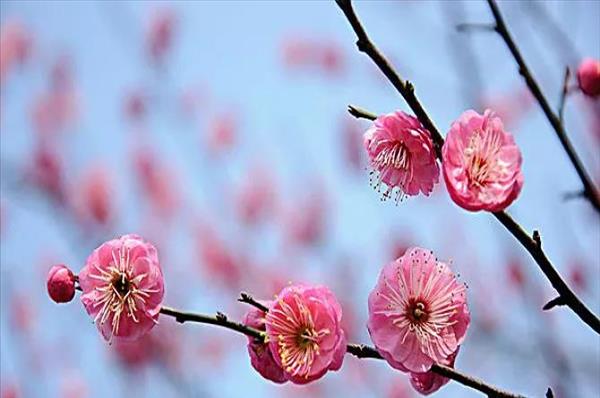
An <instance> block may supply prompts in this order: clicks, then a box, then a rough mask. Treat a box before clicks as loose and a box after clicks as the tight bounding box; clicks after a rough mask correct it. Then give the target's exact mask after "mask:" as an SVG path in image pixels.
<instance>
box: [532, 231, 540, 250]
mask: <svg viewBox="0 0 600 398" xmlns="http://www.w3.org/2000/svg"><path fill="white" fill-rule="evenodd" d="M532 238H533V241H534V242H535V245H536V246H537V248H538V249H541V248H542V237H541V236H540V231H538V230H537V229H534V230H533V236H532Z"/></svg>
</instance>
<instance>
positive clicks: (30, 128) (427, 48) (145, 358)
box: [0, 0, 600, 398]
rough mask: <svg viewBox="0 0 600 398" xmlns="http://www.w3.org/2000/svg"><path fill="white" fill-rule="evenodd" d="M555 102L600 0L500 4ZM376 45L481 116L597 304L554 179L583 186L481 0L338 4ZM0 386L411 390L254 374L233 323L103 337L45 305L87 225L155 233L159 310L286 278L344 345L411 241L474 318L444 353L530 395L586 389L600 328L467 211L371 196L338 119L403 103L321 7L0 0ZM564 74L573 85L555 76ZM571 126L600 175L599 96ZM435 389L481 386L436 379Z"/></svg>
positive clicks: (95, 235)
mask: <svg viewBox="0 0 600 398" xmlns="http://www.w3.org/2000/svg"><path fill="white" fill-rule="evenodd" d="M500 7H501V9H502V11H503V12H504V14H505V18H506V20H507V23H508V25H509V27H510V28H511V29H512V31H513V34H514V36H515V38H516V40H517V41H518V44H519V46H520V47H521V49H522V51H523V53H524V55H525V58H526V60H527V62H528V64H529V65H530V66H531V68H532V69H533V71H534V73H535V75H536V77H537V78H538V80H539V82H540V83H541V85H542V87H543V89H544V91H545V93H546V95H547V96H548V97H549V99H550V100H551V102H552V104H556V105H557V104H558V99H559V94H560V91H561V87H562V80H563V75H564V70H565V67H566V66H570V67H571V68H576V66H577V64H578V62H579V61H580V60H581V58H582V57H585V56H591V57H595V58H599V57H600V24H599V23H598V21H600V2H598V1H594V0H589V1H548V2H541V1H535V2H518V1H511V2H508V1H507V2H501V3H500ZM356 10H357V13H358V15H359V17H360V18H361V20H362V21H363V23H364V25H365V27H366V29H367V31H368V32H369V34H370V35H371V36H372V39H373V40H374V42H375V43H376V44H377V45H378V46H379V47H380V49H381V50H382V51H383V52H384V53H385V54H386V55H387V56H388V57H389V59H390V60H391V61H392V62H393V63H394V65H395V66H396V68H397V70H398V71H399V72H400V74H401V75H402V76H403V77H405V78H407V79H409V80H410V81H412V82H413V83H414V84H415V86H416V90H417V93H418V96H419V98H420V99H421V100H422V102H423V104H424V105H425V107H426V108H427V110H428V111H429V113H430V115H431V117H432V119H433V120H434V121H435V122H436V124H437V126H438V127H439V128H440V130H442V131H444V132H445V131H447V129H448V127H449V125H450V123H451V122H452V121H453V120H454V119H456V118H457V117H458V116H459V115H460V114H461V113H462V112H463V111H464V110H466V109H475V110H477V111H479V112H482V111H483V110H484V109H485V108H491V109H494V110H495V111H496V112H498V113H499V114H500V115H501V117H502V118H503V120H504V122H505V124H506V125H507V127H508V129H509V130H510V131H512V132H513V134H514V135H515V139H516V141H517V142H518V144H519V146H520V148H521V150H522V153H523V156H524V165H523V171H524V175H525V185H524V189H523V191H522V194H521V196H520V198H519V199H518V200H517V201H516V202H515V203H514V204H513V205H512V206H511V207H510V209H509V211H510V213H511V214H513V215H514V217H515V218H516V219H517V220H518V221H519V222H520V223H521V224H522V225H523V226H524V227H525V228H526V229H527V230H529V231H531V230H532V229H534V228H537V229H539V230H540V231H541V234H542V239H543V244H544V249H545V250H546V252H547V254H548V255H549V257H550V258H551V259H552V261H553V262H554V264H555V265H556V266H557V268H558V269H559V270H560V272H561V273H562V275H563V276H564V277H565V279H566V280H568V282H569V283H570V285H571V286H572V287H573V288H574V289H575V290H576V291H577V293H578V294H579V295H580V296H581V298H582V299H583V300H584V301H585V302H586V303H587V304H588V305H589V306H590V307H591V308H592V310H593V311H595V313H596V314H598V313H599V312H600V243H599V242H600V224H599V218H598V216H597V215H596V214H595V213H594V212H593V210H592V208H591V207H590V206H589V205H588V204H587V203H586V202H585V201H583V200H581V199H572V200H565V195H569V194H571V193H573V192H577V191H578V190H580V189H581V185H580V181H579V180H578V178H577V176H576V174H575V173H574V170H573V168H572V166H571V164H570V163H569V162H568V159H567V156H566V154H565V153H564V152H563V150H562V147H561V146H560V144H559V142H558V140H557V138H556V136H555V134H554V132H553V131H552V130H551V128H550V125H549V123H548V122H547V120H546V119H545V117H544V116H543V114H542V112H541V110H540V109H539V106H538V105H537V103H536V102H534V100H533V99H532V98H531V97H530V95H529V94H528V91H527V88H526V86H525V85H524V83H523V82H522V79H521V77H520V76H519V74H518V72H517V69H516V67H515V64H514V61H513V59H512V58H511V56H510V54H509V52H508V50H507V48H506V47H505V44H504V42H503V41H502V40H501V39H500V37H499V36H498V35H496V34H494V33H493V32H485V31H483V32H482V31H477V32H470V33H457V32H456V29H455V26H456V25H457V24H459V23H462V22H478V23H479V22H484V23H486V22H491V21H492V17H491V15H490V12H489V9H488V7H487V4H486V3H485V2H483V1H462V2H461V1H452V2H451V1H443V2H435V1H398V2H392V1H379V2H376V1H372V2H357V4H356ZM0 11H1V18H0V95H1V106H0V112H1V113H0V126H1V134H0V139H1V150H0V154H1V192H0V206H1V207H0V216H1V218H0V243H1V269H0V271H1V285H0V286H1V295H0V298H1V311H0V320H1V326H0V332H1V333H0V351H1V362H0V365H1V366H0V375H1V394H2V395H1V396H2V398H9V397H11V398H14V397H64V398H84V397H105V396H116V397H125V396H140V397H165V396H181V397H242V396H245V397H335V396H349V397H350V396H352V397H354V396H355V397H394V398H400V397H402V398H404V397H412V396H416V393H415V392H413V390H412V388H411V387H410V385H409V382H408V377H407V376H406V375H405V374H403V373H400V372H397V371H394V370H393V369H392V368H390V367H389V366H387V365H386V363H385V362H383V361H374V360H358V359H355V358H354V357H351V356H347V357H346V359H345V362H344V365H343V367H342V369H341V371H339V372H330V373H328V374H327V375H326V377H324V378H322V379H321V380H319V381H318V382H315V383H312V384H310V385H308V386H305V387H297V386H293V385H291V384H286V385H283V386H280V385H275V384H273V383H271V382H269V381H267V380H265V379H263V378H262V377H261V376H260V375H259V374H258V373H256V372H255V371H254V370H253V369H252V368H251V366H250V361H249V358H248V356H247V352H246V339H245V337H244V336H241V335H237V334H234V333H232V332H230V331H226V330H220V329H219V328H215V327H212V326H208V325H198V324H185V325H179V324H175V322H174V321H173V319H171V318H165V317H162V318H161V322H160V324H159V326H157V327H156V328H154V329H153V331H152V332H151V333H150V334H149V335H148V336H147V337H145V338H144V339H143V340H142V341H140V342H139V343H137V344H128V345H124V344H117V343H115V344H113V345H112V346H109V345H108V344H106V343H105V342H104V341H103V340H102V338H101V336H100V334H99V333H98V331H97V330H96V328H95V327H94V325H93V324H92V322H91V319H90V318H89V317H88V315H87V314H86V313H85V310H84V308H83V306H82V305H81V304H80V301H79V300H78V298H76V299H75V300H74V301H73V302H71V303H69V304H64V305H56V304H54V303H53V302H51V301H50V299H49V297H48V296H47V293H46V288H45V277H46V273H47V271H48V269H49V268H50V266H51V265H53V264H55V263H66V264H68V265H69V266H70V267H72V268H73V269H74V270H75V271H78V270H79V269H80V268H81V267H82V266H83V264H84V263H85V259H86V257H87V256H88V255H89V253H90V252H91V251H92V250H93V249H94V248H95V247H97V246H98V245H99V244H100V243H102V242H103V241H106V240H109V239H112V238H113V237H116V236H119V235H121V234H125V233H137V234H140V235H143V236H144V237H145V238H146V239H148V240H150V241H151V242H153V243H154V244H155V245H156V246H157V248H158V250H159V255H160V260H161V264H162V267H163V270H164V275H165V287H166V297H165V304H167V305H169V306H173V307H177V308H181V309H185V310H190V311H197V312H206V313H214V312H215V311H217V310H220V311H223V312H225V313H227V314H228V315H229V316H230V317H232V318H237V319H239V318H241V317H242V316H243V314H244V312H245V311H246V310H247V308H246V307H245V306H244V304H240V303H237V302H236V298H237V297H238V295H239V292H240V291H242V290H244V291H248V292H251V293H252V294H253V295H254V296H255V297H256V298H268V297H272V295H273V294H275V293H277V292H278V290H279V289H280V288H281V287H282V286H283V285H285V284H286V283H287V282H289V281H294V282H298V281H307V282H312V283H326V284H328V285H329V286H330V287H331V288H332V290H333V291H334V292H335V293H336V295H337V297H338V298H339V300H340V301H341V302H342V305H343V308H344V316H343V317H344V323H345V325H344V327H345V329H346V332H347V334H348V335H349V338H350V340H351V341H353V342H363V343H369V342H370V341H369V338H368V334H367V331H366V327H365V323H366V319H367V296H368V293H369V291H370V289H372V288H373V286H374V285H375V281H376V277H377V275H378V273H379V271H380V269H381V267H382V266H383V265H384V264H385V263H386V262H388V261H391V260H393V259H394V258H396V257H397V256H399V255H401V254H402V253H403V252H404V250H405V249H406V248H407V247H409V246H411V245H418V246H422V247H425V248H428V249H431V250H433V251H434V252H435V254H436V255H437V256H438V257H439V258H440V259H445V260H448V261H452V267H453V268H454V269H455V270H456V271H457V272H459V273H460V275H461V276H460V278H461V280H462V281H464V282H465V283H467V285H468V287H469V290H468V295H469V296H468V299H469V303H470V308H471V312H472V323H471V327H470V330H469V333H468V336H467V339H466V341H465V343H464V344H463V346H462V348H461V352H460V355H459V356H458V358H457V361H456V368H457V369H460V370H461V371H464V372H466V373H470V374H472V375H475V376H478V377H481V378H483V379H485V380H486V381H488V382H490V383H493V384H496V385H498V386H501V387H503V388H506V389H508V390H513V391H516V392H520V393H523V394H526V395H531V396H542V395H543V394H544V393H545V391H546V389H547V388H548V387H549V386H551V387H552V388H553V390H554V392H555V395H556V396H557V397H598V394H599V391H600V381H599V379H598V378H597V376H598V374H600V340H599V338H598V336H597V335H596V334H595V333H594V332H593V331H592V330H591V329H589V328H588V327H587V326H585V325H584V324H583V323H582V322H581V321H580V320H579V319H578V318H577V317H576V316H575V315H574V314H573V313H572V312H570V311H569V310H567V309H565V308H562V307H560V308H555V309H554V310H552V311H550V312H542V311H541V307H542V305H543V304H544V303H546V302H547V301H548V300H549V299H551V298H553V297H554V296H555V292H554V291H553V290H552V288H551V287H550V285H549V283H548V282H547V280H546V279H544V278H543V276H542V274H541V272H540V271H539V270H538V268H537V265H536V264H535V263H534V262H533V261H532V260H531V259H530V258H529V257H528V255H527V254H526V253H525V251H524V250H523V249H522V248H521V247H520V246H519V245H518V244H517V242H516V241H515V240H514V239H513V238H512V236H511V235H510V234H508V233H507V232H506V231H505V230H503V228H502V227H501V226H500V224H498V223H497V222H495V220H493V219H492V217H491V216H489V215H487V214H483V213H469V212H466V211H464V210H462V209H460V208H458V207H457V206H456V205H454V204H453V203H452V201H451V200H450V198H449V196H448V195H447V193H446V190H445V187H444V185H443V182H440V184H438V185H437V186H436V189H435V191H434V193H433V194H432V196H431V197H429V198H426V197H423V196H419V197H413V198H409V199H407V200H405V201H403V202H402V203H400V204H399V205H397V206H396V205H395V204H394V203H393V202H385V203H382V202H381V201H380V200H379V199H380V195H379V194H378V193H377V192H375V191H374V190H373V189H372V188H371V187H370V186H369V181H368V170H367V169H366V166H367V165H366V161H365V154H364V153H363V149H362V138H361V136H362V133H363V132H364V130H365V129H366V128H367V127H368V126H369V123H368V122H365V121H358V120H355V119H353V118H352V117H351V116H349V115H348V114H347V112H346V107H347V105H348V104H355V105H358V106H362V107H364V108H366V109H369V110H371V111H373V112H377V113H384V112H390V111H393V110H396V109H402V110H405V111H408V108H407V106H406V105H405V103H404V102H403V100H402V99H401V98H400V96H399V95H398V94H397V93H396V92H395V90H394V89H393V87H392V86H391V85H390V84H389V83H388V82H387V81H386V80H385V79H384V78H383V77H382V75H381V74H380V73H379V71H378V70H377V69H376V67H375V66H374V65H373V64H372V62H371V61H370V60H369V59H368V58H367V57H366V56H364V55H363V54H360V53H358V51H357V50H356V49H355V47H354V42H355V37H354V34H353V32H352V31H351V29H350V27H349V25H348V23H347V21H346V20H345V18H344V17H343V15H342V13H341V11H340V10H339V9H338V8H337V6H336V5H335V3H334V2H333V1H319V2H316V1H314V2H309V1H296V2H293V1H285V2H283V1H282V2H270V1H262V2H261V1H251V2H250V1H249V2H241V1H237V2H233V1H231V2H229V1H227V2H217V1H214V2H208V1H207V2H200V1H198V2H177V3H160V2H156V1H152V2H142V1H135V2H116V1H114V2H113V1H109V2H101V1H80V2H71V1H69V2H55V1H45V2H40V1H29V2H28V1H4V0H3V1H2V3H1V5H0ZM571 84H575V81H574V80H572V81H571ZM565 122H566V126H567V130H568V132H569V135H570V137H571V139H572V140H573V141H574V144H575V146H576V148H577V151H578V152H579V154H580V156H581V157H582V159H583V160H584V162H585V164H586V166H587V168H588V170H589V171H590V173H591V174H592V176H593V177H594V179H595V180H596V182H597V183H600V157H599V154H600V151H599V150H598V149H599V146H600V107H599V104H598V102H596V103H592V102H591V101H590V100H589V99H587V98H584V97H583V96H582V95H581V94H579V93H574V94H573V95H571V96H570V97H569V98H568V101H567V106H566V111H565ZM435 396H436V397H477V396H479V394H477V393H475V392H474V391H472V390H469V389H466V388H464V387H463V386H461V385H459V384H456V383H453V382H450V383H449V384H448V385H446V386H445V387H443V388H442V389H441V390H440V391H439V392H437V393H436V394H435Z"/></svg>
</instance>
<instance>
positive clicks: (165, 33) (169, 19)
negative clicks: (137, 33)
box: [147, 8, 176, 64]
mask: <svg viewBox="0 0 600 398" xmlns="http://www.w3.org/2000/svg"><path fill="white" fill-rule="evenodd" d="M175 22H176V21H175V14H174V13H173V10H171V9H168V8H157V9H155V10H154V12H153V14H152V16H151V19H150V24H149V26H148V33H147V45H148V51H149V53H150V57H151V58H152V60H153V61H154V62H156V63H157V64H160V63H162V62H163V61H164V58H165V56H166V55H167V52H168V51H169V50H170V48H171V46H172V42H173V33H174V30H175Z"/></svg>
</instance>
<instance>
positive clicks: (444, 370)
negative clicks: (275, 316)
mask: <svg viewBox="0 0 600 398" xmlns="http://www.w3.org/2000/svg"><path fill="white" fill-rule="evenodd" d="M242 295H245V296H246V297H249V298H250V299H251V301H252V302H254V303H256V301H255V300H254V299H252V296H250V295H248V294H244V293H242ZM238 301H242V300H241V298H240V300H238ZM249 301H250V300H245V301H244V302H245V303H249ZM259 305H261V304H260V303H259ZM264 308H265V309H266V310H267V311H268V308H266V307H264ZM267 311H265V312H267ZM160 313H161V314H163V315H167V316H171V317H173V318H175V320H176V321H177V322H179V323H185V322H198V323H207V324H210V325H216V326H221V327H224V328H226V329H230V330H233V331H235V332H238V333H241V334H244V335H246V336H249V337H254V338H256V339H258V340H260V341H264V339H265V333H264V332H261V331H259V330H257V329H254V328H252V327H249V326H246V325H243V324H241V323H238V322H232V321H230V320H228V319H227V316H225V314H223V313H222V312H217V315H215V316H212V315H205V314H197V313H193V312H183V311H179V310H176V309H174V308H170V307H162V308H161V309H160ZM346 352H348V353H349V354H352V355H354V356H355V357H357V358H373V359H383V357H382V356H381V355H380V354H379V353H378V352H377V350H375V348H373V347H369V346H367V345H363V344H348V346H347V347H346ZM431 370H432V371H433V372H434V373H437V374H439V375H440V376H444V377H447V378H449V379H452V380H454V381H456V382H458V383H460V384H463V385H465V386H467V387H471V388H473V389H475V390H477V391H480V392H482V393H484V394H487V395H488V396H489V397H502V398H523V396H522V395H517V394H512V393H509V392H506V391H503V390H501V389H499V388H497V387H494V386H491V385H489V384H486V383H485V382H483V381H481V380H479V379H476V378H474V377H471V376H467V375H465V374H462V373H460V372H459V371H457V370H455V369H453V368H451V367H449V366H443V365H433V366H432V368H431Z"/></svg>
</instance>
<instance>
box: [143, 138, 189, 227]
mask: <svg viewBox="0 0 600 398" xmlns="http://www.w3.org/2000/svg"><path fill="white" fill-rule="evenodd" d="M133 159H134V162H135V164H134V166H135V171H136V172H137V176H138V181H139V182H140V184H141V187H142V189H143V190H144V193H145V194H146V196H147V197H148V199H149V201H150V203H151V204H152V205H153V206H154V208H155V210H157V213H158V214H159V215H161V216H162V217H164V218H169V217H170V216H172V215H173V213H174V212H175V210H176V209H177V207H178V206H179V202H180V198H179V195H178V191H177V186H176V179H175V178H174V176H173V175H172V173H171V172H170V170H168V169H167V168H166V167H165V165H163V164H161V163H160V162H159V161H158V160H157V158H156V156H155V155H154V154H153V153H152V152H150V151H149V150H146V149H143V148H141V149H139V150H137V151H136V152H135V154H134V156H133Z"/></svg>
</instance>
